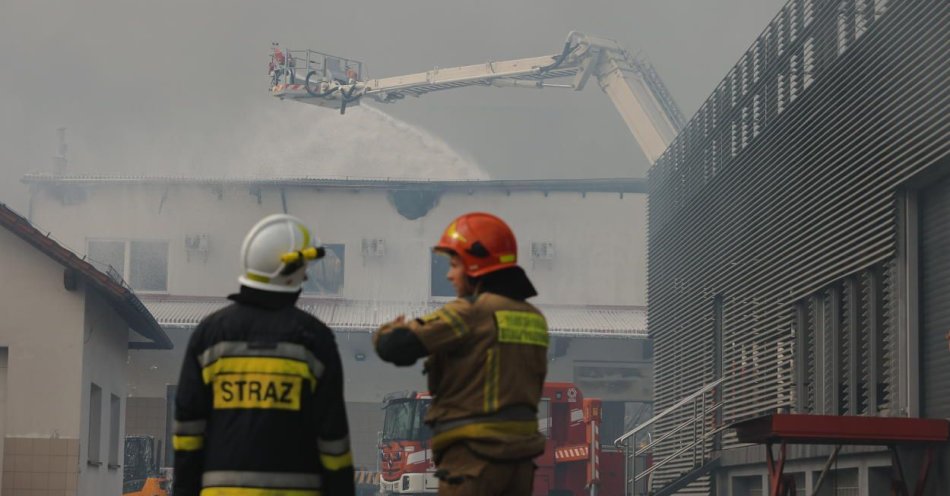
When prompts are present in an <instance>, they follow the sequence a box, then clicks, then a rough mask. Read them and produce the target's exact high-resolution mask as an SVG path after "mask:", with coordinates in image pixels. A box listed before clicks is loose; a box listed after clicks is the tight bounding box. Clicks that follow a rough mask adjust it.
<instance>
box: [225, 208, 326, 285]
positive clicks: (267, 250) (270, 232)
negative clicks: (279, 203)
mask: <svg viewBox="0 0 950 496" xmlns="http://www.w3.org/2000/svg"><path fill="white" fill-rule="evenodd" d="M323 254H324V251H323V248H320V247H319V242H318V240H317V238H316V236H314V235H312V234H311V231H310V229H308V228H307V226H306V225H304V223H303V221H301V220H300V219H298V218H297V217H294V216H293V215H287V214H275V215H268V216H267V217H264V218H263V219H261V221H260V222H258V223H257V224H255V225H254V227H252V228H251V230H250V231H249V232H248V233H247V236H246V237H245V238H244V244H243V245H242V246H241V266H242V267H243V269H244V273H243V274H241V276H240V277H239V278H238V281H239V282H240V283H241V284H242V285H244V286H248V287H251V288H255V289H262V290H264V291H277V292H281V293H296V292H297V291H300V287H301V286H302V285H303V282H304V280H305V279H306V273H307V262H308V261H310V260H316V259H318V258H321V257H322V256H323Z"/></svg>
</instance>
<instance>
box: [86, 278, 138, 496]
mask: <svg viewBox="0 0 950 496" xmlns="http://www.w3.org/2000/svg"><path fill="white" fill-rule="evenodd" d="M128 329H129V328H128V325H127V324H126V323H125V321H124V320H122V318H121V317H120V316H119V315H118V314H117V313H116V312H115V311H114V310H113V309H112V308H111V307H110V306H109V305H108V303H106V301H105V300H104V299H103V298H102V297H101V296H100V295H99V294H97V293H96V292H95V291H87V292H86V312H85V319H84V329H83V341H84V343H85V345H84V347H83V367H82V386H81V387H82V392H83V398H82V405H83V407H82V418H81V420H80V427H81V430H82V436H81V437H80V439H81V441H80V457H79V458H80V464H79V467H80V471H79V494H81V495H90V496H91V495H100V494H101V495H109V494H120V493H121V491H122V468H121V465H122V462H123V460H122V452H123V448H124V446H125V443H124V442H123V441H124V438H125V401H126V399H125V398H126V374H125V373H124V372H125V369H126V363H125V362H126V354H127V352H128V337H129V330H128ZM92 384H96V385H97V386H99V387H100V388H101V390H102V397H101V403H100V408H101V412H102V415H101V417H100V425H99V433H100V439H99V452H100V458H99V461H100V462H101V464H98V465H97V464H92V463H89V462H90V461H91V460H89V458H88V456H87V454H88V448H89V446H88V445H89V443H90V442H93V441H94V440H93V439H91V438H90V436H89V427H90V426H89V412H90V409H91V406H90V395H89V392H90V389H91V385H92ZM112 396H115V397H116V398H118V400H119V412H118V422H119V430H118V436H117V437H116V439H111V435H110V433H111V423H112V420H113V419H112V415H113V414H114V413H113V412H112V408H111V399H112ZM111 453H115V456H114V459H113V456H110V454H111ZM84 461H85V462H84ZM113 462H117V463H113Z"/></svg>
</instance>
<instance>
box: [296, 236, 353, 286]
mask: <svg viewBox="0 0 950 496" xmlns="http://www.w3.org/2000/svg"><path fill="white" fill-rule="evenodd" d="M323 247H324V248H325V249H326V251H327V254H326V256H324V257H323V258H321V259H320V260H318V261H316V262H314V263H311V264H310V265H309V266H308V267H307V280H306V281H304V283H303V292H304V293H306V294H308V295H322V296H336V295H340V294H342V293H343V281H344V279H343V270H344V267H345V263H344V262H345V261H346V245H344V244H327V245H323Z"/></svg>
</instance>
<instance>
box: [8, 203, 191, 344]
mask: <svg viewBox="0 0 950 496" xmlns="http://www.w3.org/2000/svg"><path fill="white" fill-rule="evenodd" d="M0 226H3V227H4V228H6V229H7V230H8V231H10V232H12V233H13V234H14V235H16V236H17V237H18V238H20V239H22V240H23V241H25V242H27V243H28V244H29V245H31V246H33V247H34V248H36V249H37V250H39V251H40V252H42V253H43V254H45V255H46V256H48V257H49V258H51V259H52V260H53V261H55V262H58V263H59V264H61V265H62V266H63V267H65V268H66V269H71V270H74V271H76V272H77V273H78V275H81V276H82V278H83V280H84V281H85V282H86V283H88V284H90V285H91V286H92V288H93V289H94V290H96V291H98V292H99V293H100V294H101V295H103V296H104V297H105V298H106V300H107V301H108V302H109V304H110V306H112V308H113V309H114V310H115V311H116V312H118V313H119V315H120V316H121V317H122V318H123V320H125V322H126V324H128V326H129V327H130V328H132V330H134V331H135V332H137V333H139V334H140V335H142V337H144V338H146V339H150V340H151V343H144V344H149V345H152V346H154V348H153V349H166V350H170V349H172V347H173V345H172V342H171V339H169V337H168V335H167V334H166V333H165V331H164V330H163V329H162V326H161V325H159V323H158V321H156V320H155V317H154V316H153V315H152V314H151V312H149V311H148V309H147V308H145V305H144V304H143V303H142V301H141V300H139V298H138V296H136V295H135V293H134V292H133V291H132V290H131V289H130V288H129V287H128V286H126V285H125V284H124V283H123V282H119V281H116V280H115V279H113V278H112V277H110V276H109V275H108V274H106V273H104V272H102V271H101V270H99V269H97V268H95V267H94V266H93V265H92V264H90V263H89V262H87V261H86V260H83V259H82V258H79V256H77V255H76V253H75V252H73V251H72V250H70V249H68V248H66V247H65V246H63V245H61V244H59V243H58V242H57V241H56V240H54V239H53V238H51V237H50V236H49V233H47V234H43V233H42V232H41V231H40V230H39V229H37V228H36V226H34V225H33V224H32V223H30V221H29V220H27V219H26V218H25V217H23V216H22V215H20V214H18V213H16V211H14V210H13V209H11V208H10V207H8V206H7V205H5V204H3V203H0ZM129 345H130V348H131V347H133V346H132V345H133V343H129Z"/></svg>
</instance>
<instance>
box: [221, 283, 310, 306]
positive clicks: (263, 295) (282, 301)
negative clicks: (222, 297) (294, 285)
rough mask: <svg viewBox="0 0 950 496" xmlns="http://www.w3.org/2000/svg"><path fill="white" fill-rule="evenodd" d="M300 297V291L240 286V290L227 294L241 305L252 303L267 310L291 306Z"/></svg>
mask: <svg viewBox="0 0 950 496" xmlns="http://www.w3.org/2000/svg"><path fill="white" fill-rule="evenodd" d="M299 297H300V291H297V292H296V293H281V292H278V291H264V290H262V289H254V288H249V287H247V286H241V291H240V292H239V293H235V294H232V295H228V299H229V300H232V301H236V302H238V303H241V304H243V305H253V306H256V307H261V308H266V309H268V310H278V309H281V308H284V307H289V306H293V305H294V304H295V303H297V298H299Z"/></svg>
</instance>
